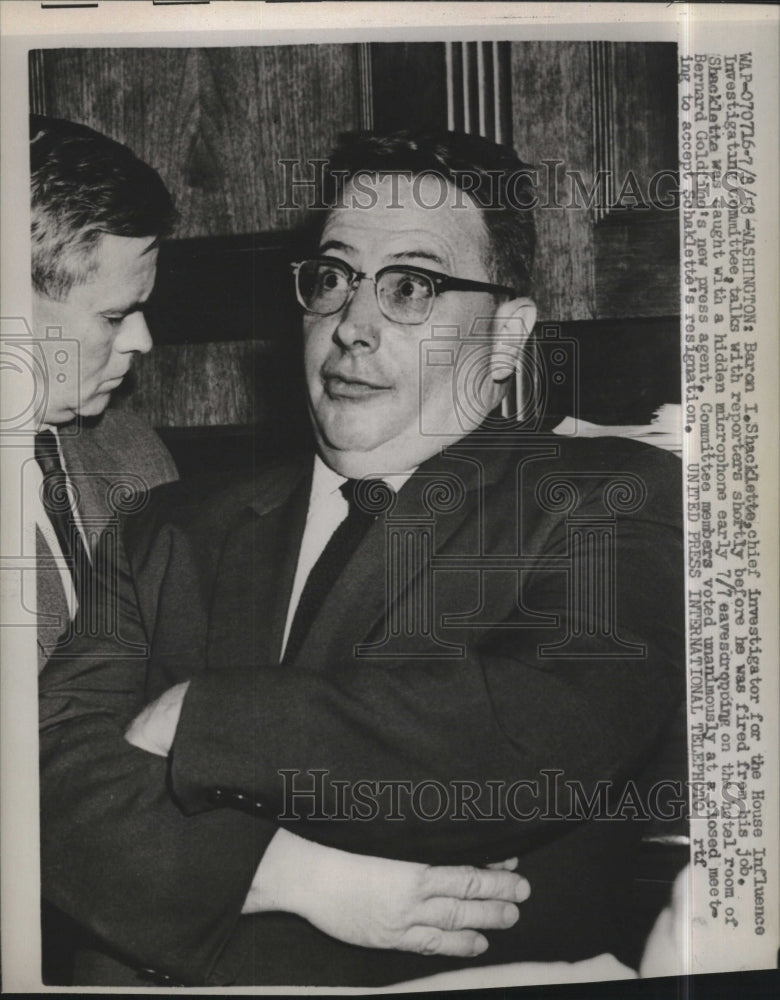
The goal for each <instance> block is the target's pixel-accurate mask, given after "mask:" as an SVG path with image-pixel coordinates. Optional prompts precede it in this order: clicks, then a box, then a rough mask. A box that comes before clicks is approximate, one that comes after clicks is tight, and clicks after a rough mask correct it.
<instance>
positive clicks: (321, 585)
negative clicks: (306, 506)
mask: <svg viewBox="0 0 780 1000" xmlns="http://www.w3.org/2000/svg"><path fill="white" fill-rule="evenodd" d="M339 489H340V490H341V492H342V494H343V496H344V499H345V500H346V501H347V504H348V505H349V511H348V513H347V516H346V518H345V519H344V520H343V521H342V522H341V524H340V525H339V526H338V527H337V528H336V530H335V531H334V532H333V534H332V535H331V536H330V540H329V541H328V544H327V545H326V546H325V548H324V549H323V550H322V552H321V553H320V556H319V558H318V559H317V562H316V563H315V564H314V565H313V566H312V568H311V571H310V572H309V576H308V578H307V580H306V584H305V586H304V588H303V590H302V591H301V596H300V599H299V601H298V607H297V608H296V609H295V615H294V617H293V621H292V625H291V626H290V634H289V636H288V638H287V646H286V647H285V651H284V662H289V661H290V660H292V659H294V658H295V656H296V654H297V653H298V651H299V650H300V648H301V645H302V644H303V640H304V639H305V638H306V635H307V633H308V631H309V629H310V628H311V625H312V622H313V621H314V619H315V617H316V615H317V612H318V611H319V609H320V608H321V606H322V603H323V601H324V600H325V598H326V596H327V595H328V592H329V591H330V589H331V587H332V586H333V583H334V581H335V580H337V579H338V577H339V575H340V573H341V571H342V570H343V569H344V567H345V566H346V565H347V563H348V562H349V559H350V556H351V555H352V554H353V553H354V552H355V550H356V549H357V547H358V545H359V544H360V542H361V540H362V538H363V536H364V535H365V534H366V532H367V531H368V529H369V528H370V527H371V525H372V524H373V523H374V521H375V520H376V519H377V517H378V516H379V514H380V513H381V512H382V511H384V510H387V508H388V507H389V505H390V503H391V502H392V499H393V496H394V493H393V489H392V487H390V486H388V485H387V484H386V483H385V482H384V481H383V480H382V479H348V480H347V481H346V482H345V483H342V484H341V486H340V487H339Z"/></svg>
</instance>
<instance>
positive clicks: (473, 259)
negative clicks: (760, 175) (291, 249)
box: [42, 133, 684, 986]
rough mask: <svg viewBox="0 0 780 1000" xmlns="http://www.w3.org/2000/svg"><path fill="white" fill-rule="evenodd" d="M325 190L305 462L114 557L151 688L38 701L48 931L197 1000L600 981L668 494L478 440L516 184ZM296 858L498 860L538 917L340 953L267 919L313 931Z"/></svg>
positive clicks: (372, 145)
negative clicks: (512, 967)
mask: <svg viewBox="0 0 780 1000" xmlns="http://www.w3.org/2000/svg"><path fill="white" fill-rule="evenodd" d="M330 169H331V176H332V178H333V179H334V185H335V186H334V190H333V191H332V192H330V194H331V197H330V199H329V202H328V203H329V204H330V205H332V206H334V207H332V208H331V209H330V210H329V211H327V212H326V213H325V214H324V218H323V220H322V222H321V225H320V231H319V234H318V240H317V243H316V249H315V251H314V253H313V254H312V256H311V257H309V258H308V259H306V260H302V261H299V262H297V263H296V264H295V266H294V272H295V281H296V290H297V295H298V299H299V301H300V303H301V305H302V307H303V310H304V314H303V335H304V369H305V376H306V382H307V388H308V397H309V411H310V416H311V419H312V425H313V428H314V433H315V438H316V454H315V455H314V456H311V457H309V458H306V459H302V460H300V461H297V462H292V463H290V464H289V465H287V466H285V467H283V468H280V469H275V470H273V471H272V472H269V473H266V474H261V475H260V477H259V478H258V479H256V480H255V481H254V482H253V483H252V484H251V485H249V486H247V487H245V488H243V489H236V488H234V489H231V490H230V491H228V492H226V493H224V494H222V495H221V496H220V497H218V498H217V499H216V500H213V501H210V502H209V503H207V504H205V505H203V504H202V503H201V504H198V505H197V506H196V508H195V509H192V508H189V507H187V505H186V504H181V503H179V504H178V506H177V502H176V496H175V495H172V494H171V491H163V493H162V494H161V495H160V496H159V497H158V502H157V503H156V504H155V505H153V509H152V512H151V514H150V516H148V517H145V518H143V519H139V520H136V521H134V522H132V523H131V524H130V525H129V526H128V532H127V540H126V541H127V546H128V550H129V552H130V557H131V562H132V564H133V571H134V576H135V587H136V590H137V594H138V607H137V611H136V613H135V617H136V620H135V627H137V628H138V629H141V630H142V631H143V633H145V634H146V635H148V636H151V637H152V653H151V658H150V660H149V664H148V674H147V675H144V671H143V667H139V664H138V661H137V660H136V661H133V660H131V659H130V658H123V657H122V656H121V655H118V654H117V651H116V648H115V647H114V646H112V644H111V639H110V637H104V638H103V639H102V640H99V641H96V642H94V643H93V644H92V645H91V646H90V648H89V649H88V651H87V652H88V654H89V656H90V661H89V662H90V665H91V668H90V670H89V671H85V670H84V667H83V664H82V665H81V666H80V665H79V663H78V662H77V661H73V660H71V661H64V662H63V663H62V664H60V665H59V667H57V666H53V667H51V668H50V669H49V670H48V671H47V672H46V673H45V674H44V676H43V684H42V687H43V696H42V706H43V707H42V717H43V720H44V722H43V736H42V739H43V751H42V756H43V760H44V763H43V783H44V820H45V827H46V828H47V829H48V834H47V835H45V843H44V871H45V870H46V868H47V866H55V865H57V864H58V862H59V863H60V864H64V862H65V859H66V858H67V861H68V864H69V874H68V876H67V877H64V878H63V882H62V884H63V888H62V890H61V891H62V895H61V897H60V905H62V906H63V908H65V909H69V910H70V911H71V912H73V911H74V910H75V912H74V915H75V916H76V917H77V918H78V919H80V920H82V921H83V922H86V923H87V924H88V925H89V926H90V927H92V928H93V929H94V930H95V931H96V933H97V934H98V935H99V936H101V937H102V938H103V941H104V942H105V943H106V944H107V945H108V946H109V948H113V950H114V952H115V954H120V955H124V956H125V959H126V960H128V961H129V960H131V959H134V960H135V961H136V962H138V961H139V960H140V959H142V958H144V957H147V956H148V962H149V964H152V963H154V964H155V967H156V968H157V969H164V970H165V971H166V973H168V974H170V975H173V976H178V977H180V978H183V979H186V981H188V982H201V983H206V984H209V985H211V984H217V983H237V984H250V983H257V984H281V983H286V984H312V985H339V986H347V985H349V986H370V985H380V984H383V983H392V982H398V981H401V980H404V979H411V978H414V977H416V976H421V975H426V974H429V973H434V972H439V971H442V970H445V969H448V968H460V967H463V966H464V965H473V964H474V962H475V961H479V962H488V961H492V962H513V961H518V960H533V961H549V960H564V961H575V960H578V959H583V958H587V957H590V956H594V955H599V954H602V953H604V952H613V953H620V952H621V948H623V947H624V944H625V942H623V940H622V931H623V929H624V926H625V906H624V904H625V897H626V894H627V890H628V886H629V882H630V872H631V865H632V859H633V854H634V851H635V849H636V846H637V842H638V839H639V837H640V835H641V832H642V829H643V824H642V823H641V822H636V820H637V818H638V817H639V818H640V819H641V818H642V817H643V815H646V813H644V814H643V809H645V808H646V807H645V806H644V805H643V801H642V800H641V793H642V791H643V787H644V786H643V783H642V782H643V772H644V771H645V768H646V766H647V765H648V764H649V762H650V761H651V759H652V758H653V756H654V754H655V753H656V751H657V749H658V746H659V744H660V743H661V742H662V741H663V739H664V735H665V727H666V726H667V723H668V722H669V720H670V718H671V717H672V715H673V713H674V710H675V708H676V706H677V705H678V704H679V703H680V701H681V699H682V698H683V697H684V669H683V663H684V658H683V657H684V653H683V649H684V647H683V640H682V592H681V584H680V581H681V578H682V547H681V546H682V537H681V528H680V511H679V474H680V470H679V463H678V461H677V460H676V459H675V458H674V457H672V456H670V455H668V454H667V453H663V452H660V451H657V450H656V449H652V448H648V447H645V446H642V445H637V444H636V443H633V442H629V441H617V440H614V439H610V440H605V439H595V440H593V439H592V440H569V439H564V438H561V437H556V436H555V435H538V434H535V433H533V430H534V427H533V426H531V425H529V424H528V422H526V423H525V424H518V422H517V420H512V419H503V418H501V417H499V416H498V410H499V409H500V407H501V405H502V402H503V401H504V400H505V399H506V398H507V397H508V395H509V394H510V393H511V391H512V389H513V386H514V383H515V374H516V370H517V368H518V366H519V365H520V364H521V358H522V355H523V352H524V349H525V348H526V346H527V343H528V338H529V335H530V333H531V329H532V327H533V325H534V321H535V307H534V305H533V302H532V301H531V299H530V297H529V293H530V269H531V259H532V254H533V241H534V230H533V222H532V219H531V215H530V213H529V211H528V209H527V206H528V198H529V196H530V192H529V190H528V186H527V172H526V171H525V168H524V166H523V164H522V163H521V162H520V161H519V160H518V159H517V158H516V157H515V156H514V154H513V153H512V152H511V151H510V150H508V149H507V148H505V147H499V146H496V145H495V144H493V143H491V142H489V141H487V140H484V139H479V138H476V137H473V136H464V135H458V134H455V133H448V134H445V135H442V136H434V137H429V136H421V135H416V136H415V135H408V134H406V133H398V134H394V135H391V136H374V135H370V134H363V135H359V136H357V137H353V138H351V139H350V140H349V141H348V142H347V143H346V144H344V145H343V146H342V147H341V148H340V149H339V150H337V151H336V153H335V154H334V156H333V157H332V158H331V161H330ZM524 177H525V181H524V180H523V178H524ZM132 603H133V602H132V601H128V605H132ZM132 626H133V622H132V621H131V620H130V619H128V621H127V622H125V623H123V627H125V628H126V629H128V630H130V631H128V632H127V635H131V634H132ZM98 681H99V682H98ZM144 682H145V685H144ZM155 696H157V697H156V700H154V701H152V702H151V703H150V704H149V705H148V706H147V707H146V708H145V709H144V710H143V711H141V712H140V714H137V713H138V708H139V707H140V706H141V705H142V704H143V703H144V701H148V700H149V699H150V698H155ZM134 716H135V718H134ZM128 723H129V726H128ZM125 730H126V734H125ZM123 734H124V738H123ZM55 744H56V746H57V748H58V755H57V758H56V760H54V758H53V757H52V764H51V765H48V764H47V763H46V761H47V754H46V748H47V746H48V745H51V746H54V745H55ZM86 747H89V749H90V752H91V753H92V754H93V755H97V758H98V759H99V760H100V761H101V765H100V767H101V773H100V775H99V776H98V777H97V778H95V774H94V770H93V772H92V777H91V778H90V779H89V780H87V779H85V778H84V777H82V776H81V774H82V772H81V771H80V770H79V761H80V760H81V761H82V762H83V761H84V759H85V758H84V757H83V754H84V752H85V749H84V748H86ZM80 754H81V755H82V756H81V757H80ZM107 801H110V803H111V810H110V813H111V815H108V816H106V815H105V810H101V805H102V806H105V804H106V802H107ZM74 802H75V803H77V805H75V806H74ZM122 804H126V809H124V810H122V809H121V808H119V807H121V805H122ZM74 810H75V811H78V810H80V811H81V813H80V815H81V818H82V821H83V820H84V818H85V817H89V821H88V825H89V830H90V835H89V844H88V845H86V846H85V845H83V844H82V843H79V844H76V845H73V844H72V841H73V839H74V838H73V834H72V829H71V826H72V816H73V814H74ZM118 812H120V813H121V816H119V815H117V813H118ZM68 814H70V815H68ZM47 817H48V818H47ZM298 835H300V836H298ZM112 838H113V841H112V842H111V839H112ZM302 838H306V840H305V841H303V843H309V839H310V840H311V841H317V842H319V844H321V845H325V846H326V847H327V848H329V849H330V848H338V849H339V850H341V851H353V852H357V853H359V854H363V855H380V856H386V857H394V858H399V859H407V860H410V861H415V862H424V863H428V864H461V863H467V864H471V865H476V866H484V865H489V864H501V863H504V862H505V860H506V859H508V858H513V857H518V858H519V867H518V870H519V872H520V873H521V874H522V875H523V876H524V877H525V878H527V880H528V882H529V883H530V886H531V895H530V898H529V899H528V900H527V901H526V902H524V903H523V905H522V907H521V909H522V915H521V919H520V920H519V922H517V923H516V924H514V925H513V926H512V927H511V928H508V929H500V930H498V929H497V930H491V931H489V932H488V933H487V935H486V936H487V938H488V940H489V942H490V948H489V950H488V952H487V953H486V956H485V957H483V958H479V959H474V958H473V957H472V958H468V959H464V958H463V957H444V956H442V955H436V956H432V955H425V954H411V953H409V952H403V951H392V950H380V948H377V947H354V944H349V943H344V941H350V938H349V936H348V935H334V936H327V934H322V933H321V932H320V930H317V929H316V928H315V927H314V926H312V925H311V924H312V923H314V922H316V921H312V920H311V917H310V918H309V920H310V923H306V922H303V921H301V920H300V919H298V917H296V916H291V915H290V912H274V911H281V910H284V909H288V910H292V912H293V913H296V912H297V913H299V914H300V913H303V915H306V913H305V912H304V911H302V910H301V909H298V910H296V909H295V907H289V906H285V905H281V903H280V900H281V898H282V896H283V895H284V893H285V889H286V887H287V886H288V885H289V884H290V883H291V882H293V881H295V878H296V875H299V874H300V869H301V867H302V866H304V870H306V871H308V870H309V869H306V868H305V865H306V862H305V861H301V862H296V860H295V858H296V856H298V855H296V853H295V852H296V851H297V850H299V849H300V847H301V842H302ZM63 840H65V841H68V840H70V841H71V849H64V848H63V846H62V844H63ZM107 841H109V842H108V843H107ZM47 844H48V846H47ZM152 845H154V846H152ZM96 856H97V857H98V858H99V859H100V862H101V865H102V870H103V871H107V872H110V874H111V878H110V879H109V880H108V885H107V886H106V887H105V888H103V887H102V886H98V887H97V890H96V894H95V896H93V898H92V900H91V909H89V908H87V907H83V906H79V903H78V888H77V886H78V880H79V878H80V877H83V875H84V872H85V870H86V867H87V864H88V863H92V864H94V863H95V857H96ZM304 857H305V856H304ZM88 859H89V862H88ZM182 861H184V864H183V863H182ZM258 861H259V865H258ZM138 872H143V873H144V875H145V877H141V878H140V879H139V878H138V875H137V873H138ZM133 873H136V874H135V881H134V878H133ZM357 877H358V878H360V876H357ZM391 877H392V876H391ZM347 878H349V876H347ZM184 882H186V885H182V884H181V883H184ZM150 887H151V895H150V896H149V897H148V898H146V897H144V895H143V890H144V889H145V890H147V891H150ZM155 890H156V891H157V896H155ZM388 891H389V883H388ZM179 895H180V896H181V899H180V900H179V899H178V896H179ZM117 898H121V903H117V902H116V900H117ZM112 901H113V904H114V906H115V911H114V912H113V913H111V914H110V915H108V916H107V915H106V914H109V912H110V911H111V905H112ZM160 903H162V905H159V904H160ZM145 904H148V905H146V906H145ZM177 905H178V910H177ZM345 905H346V907H347V911H349V906H350V904H349V903H347V904H345V903H344V901H343V897H342V900H341V906H342V907H344V906H345ZM156 906H157V909H156V914H157V915H155V913H154V912H153V913H152V916H151V918H150V917H149V912H150V910H151V911H155V907H156ZM160 913H164V916H159V914H160ZM342 916H343V913H342ZM144 917H146V921H145V920H144ZM353 919H354V920H355V921H360V920H361V919H364V915H361V914H360V912H359V911H357V910H356V911H355V914H354V915H353ZM318 926H320V928H321V929H325V930H327V931H328V934H334V932H333V931H332V930H330V929H329V925H325V926H324V925H323V924H319V925H318ZM491 926H492V927H496V926H497V925H495V924H493V925H491ZM335 936H341V937H342V940H335ZM351 940H352V941H353V942H356V943H359V944H363V943H364V942H363V941H359V940H357V939H356V938H354V937H353V938H352V939H351ZM433 942H434V938H430V939H429V941H428V946H429V947H428V949H427V950H432V948H431V946H432V944H433ZM377 944H379V945H380V946H381V942H377ZM623 954H625V950H624V951H623ZM91 981H92V982H97V980H96V979H93V980H91Z"/></svg>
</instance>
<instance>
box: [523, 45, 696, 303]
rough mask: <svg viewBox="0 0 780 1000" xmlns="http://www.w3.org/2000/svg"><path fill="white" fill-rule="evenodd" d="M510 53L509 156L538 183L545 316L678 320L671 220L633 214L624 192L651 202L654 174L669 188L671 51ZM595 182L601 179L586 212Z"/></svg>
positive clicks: (578, 48)
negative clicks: (514, 153)
mask: <svg viewBox="0 0 780 1000" xmlns="http://www.w3.org/2000/svg"><path fill="white" fill-rule="evenodd" d="M511 50H512V109H513V138H514V145H515V147H516V148H517V150H518V152H519V153H520V156H521V157H522V158H523V159H524V160H526V161H528V162H530V163H531V164H532V165H534V166H535V167H536V169H537V171H538V177H539V180H540V184H539V190H538V196H539V199H540V207H539V209H538V211H537V213H536V225H537V245H538V250H537V264H536V276H537V281H536V299H537V304H538V306H539V312H540V315H541V316H542V317H543V318H544V319H554V320H559V321H566V320H592V319H596V318H604V317H618V316H623V317H628V316H670V315H675V314H676V313H678V312H679V267H678V259H679V249H678V214H677V211H676V210H675V209H674V208H672V209H671V210H663V209H661V208H657V207H653V206H652V205H651V204H650V203H648V204H647V206H646V207H644V208H642V207H638V206H637V204H636V202H637V199H635V198H633V197H632V195H631V192H633V191H639V192H640V193H641V197H643V198H645V199H647V197H648V195H649V194H651V193H652V188H651V185H650V181H651V178H652V177H653V176H654V175H658V174H659V173H661V172H665V174H666V184H665V186H664V188H662V190H663V189H665V188H668V187H669V186H670V185H671V186H673V181H672V179H671V178H670V176H669V174H670V172H674V171H675V170H676V168H677V117H676V114H675V107H676V47H675V46H674V45H662V44H645V43H633V42H632V43H606V42H560V43H557V44H553V45H551V44H550V43H549V42H514V43H513V44H512V47H511ZM600 171H604V172H605V173H606V174H607V177H606V179H605V180H604V181H603V182H601V187H598V186H597V187H596V188H595V190H596V191H600V192H601V194H600V195H599V196H597V198H596V199H595V200H594V203H593V204H590V192H591V191H593V190H594V182H595V181H596V179H597V178H598V176H599V172H600ZM575 174H576V176H577V177H578V178H579V181H580V185H581V186H580V187H579V188H578V186H577V183H576V182H575V181H574V179H573V175H575ZM621 192H622V193H623V195H624V197H623V198H622V199H620V195H621ZM616 202H617V204H616Z"/></svg>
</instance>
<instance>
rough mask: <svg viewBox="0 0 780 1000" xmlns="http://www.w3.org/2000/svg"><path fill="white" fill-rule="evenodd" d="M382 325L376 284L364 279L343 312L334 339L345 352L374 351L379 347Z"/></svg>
mask: <svg viewBox="0 0 780 1000" xmlns="http://www.w3.org/2000/svg"><path fill="white" fill-rule="evenodd" d="M382 323H383V316H382V313H381V312H380V311H379V306H378V304H377V301H376V294H375V292H374V283H373V282H372V281H371V279H370V278H363V279H362V280H361V281H360V282H359V283H358V286H357V289H356V291H355V293H354V295H353V296H352V298H351V299H350V301H349V302H348V303H347V305H346V306H345V307H344V309H343V310H342V312H341V316H340V317H339V322H338V325H337V327H336V330H335V333H334V339H335V340H337V341H338V342H339V343H340V344H341V345H342V347H344V348H345V350H354V349H360V348H363V349H365V350H370V351H373V350H376V348H377V347H378V346H379V340H380V335H381V329H382Z"/></svg>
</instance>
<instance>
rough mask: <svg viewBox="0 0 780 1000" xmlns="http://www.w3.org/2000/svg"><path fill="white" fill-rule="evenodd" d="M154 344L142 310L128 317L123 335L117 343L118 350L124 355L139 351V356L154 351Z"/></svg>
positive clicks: (121, 334) (118, 338)
mask: <svg viewBox="0 0 780 1000" xmlns="http://www.w3.org/2000/svg"><path fill="white" fill-rule="evenodd" d="M152 343H153V341H152V335H151V334H150V333H149V327H148V326H147V325H146V317H145V316H144V314H143V313H142V312H141V310H140V309H139V310H138V312H134V313H131V314H130V315H129V316H126V317H125V321H124V323H123V324H122V330H121V333H120V334H119V336H118V337H117V339H116V341H115V347H116V349H117V350H118V351H122V352H123V353H130V352H131V351H137V352H138V354H148V353H149V351H151V349H152Z"/></svg>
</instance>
